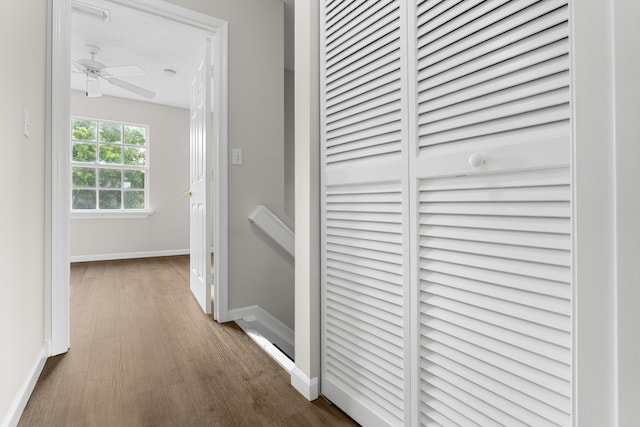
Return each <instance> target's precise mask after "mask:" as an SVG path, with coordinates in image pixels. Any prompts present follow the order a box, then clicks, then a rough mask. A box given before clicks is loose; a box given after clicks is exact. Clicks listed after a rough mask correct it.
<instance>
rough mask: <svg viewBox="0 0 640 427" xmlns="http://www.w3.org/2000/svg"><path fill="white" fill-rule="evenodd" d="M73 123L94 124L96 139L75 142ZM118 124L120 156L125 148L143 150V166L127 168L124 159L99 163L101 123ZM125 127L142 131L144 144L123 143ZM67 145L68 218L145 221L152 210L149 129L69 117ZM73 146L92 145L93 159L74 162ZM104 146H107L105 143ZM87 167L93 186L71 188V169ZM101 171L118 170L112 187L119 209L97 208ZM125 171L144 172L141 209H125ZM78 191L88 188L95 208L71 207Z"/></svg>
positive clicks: (120, 122)
mask: <svg viewBox="0 0 640 427" xmlns="http://www.w3.org/2000/svg"><path fill="white" fill-rule="evenodd" d="M74 120H87V121H91V122H95V123H96V136H95V139H94V140H88V141H87V140H76V139H74V138H73V122H74ZM103 123H107V124H117V125H119V126H120V128H121V140H120V142H119V143H118V144H119V145H120V146H121V148H122V150H121V153H122V155H124V151H123V150H124V148H125V147H131V148H144V150H145V165H144V166H136V165H126V164H124V158H123V159H122V163H105V162H102V161H100V160H99V156H100V145H101V144H102V142H101V141H100V132H99V129H100V124H103ZM125 126H135V127H139V128H144V129H145V143H144V145H134V144H125V141H124V138H125V136H124V128H125ZM69 129H70V134H69V137H70V138H69V144H70V159H69V183H70V186H69V187H70V193H69V195H70V200H69V212H70V218H72V219H91V218H95V219H109V218H118V219H127V218H146V217H148V216H149V215H151V214H152V213H153V210H152V209H151V207H150V206H149V203H150V182H151V179H150V172H151V167H150V165H151V150H150V141H151V126H150V125H148V124H141V123H133V122H127V121H122V120H112V119H107V118H102V119H99V118H95V117H88V116H82V115H71V117H70V120H69ZM76 143H90V144H95V149H96V159H95V160H94V161H90V162H80V161H74V160H73V147H74V145H75V144H76ZM104 144H107V143H104ZM82 167H86V168H90V169H94V170H95V171H96V174H95V184H94V186H93V187H88V186H87V187H80V188H78V187H74V185H73V168H82ZM101 169H111V170H119V171H120V172H121V183H120V187H119V188H114V190H118V191H120V192H121V207H120V208H119V209H100V208H99V199H98V197H99V193H98V192H99V191H100V190H101V187H100V183H99V173H100V172H99V171H100V170H101ZM128 170H138V171H143V172H144V187H143V188H142V192H143V194H144V206H145V207H144V208H142V209H133V208H130V209H126V208H124V193H125V188H124V172H125V171H128ZM78 189H88V190H93V191H95V192H96V207H95V208H93V209H74V208H73V191H74V190H78ZM102 190H108V188H102Z"/></svg>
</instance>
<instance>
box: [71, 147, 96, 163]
mask: <svg viewBox="0 0 640 427" xmlns="http://www.w3.org/2000/svg"><path fill="white" fill-rule="evenodd" d="M72 156H73V157H72V160H73V161H74V162H95V161H96V144H92V143H87V144H77V143H76V144H73V150H72Z"/></svg>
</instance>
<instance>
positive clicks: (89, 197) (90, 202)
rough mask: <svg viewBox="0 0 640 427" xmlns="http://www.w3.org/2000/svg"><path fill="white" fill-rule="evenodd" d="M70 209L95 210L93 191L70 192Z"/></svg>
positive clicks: (94, 194)
mask: <svg viewBox="0 0 640 427" xmlns="http://www.w3.org/2000/svg"><path fill="white" fill-rule="evenodd" d="M71 207H72V208H73V209H95V208H96V191H95V190H73V191H72V192H71Z"/></svg>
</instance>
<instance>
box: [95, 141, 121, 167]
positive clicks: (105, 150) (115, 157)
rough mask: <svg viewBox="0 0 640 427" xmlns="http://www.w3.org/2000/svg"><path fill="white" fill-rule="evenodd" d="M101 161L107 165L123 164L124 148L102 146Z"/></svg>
mask: <svg viewBox="0 0 640 427" xmlns="http://www.w3.org/2000/svg"><path fill="white" fill-rule="evenodd" d="M100 160H101V161H103V162H105V163H118V164H122V146H120V145H102V144H101V145H100Z"/></svg>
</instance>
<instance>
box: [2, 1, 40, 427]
mask: <svg viewBox="0 0 640 427" xmlns="http://www.w3.org/2000/svg"><path fill="white" fill-rule="evenodd" d="M46 16H47V2H44V1H35V0H32V1H26V2H18V3H13V2H2V3H0V52H2V62H3V64H4V65H5V66H4V67H3V68H2V72H0V94H2V95H1V96H0V117H2V124H3V126H2V156H3V157H2V158H3V159H4V161H3V164H2V167H1V168H0V182H2V184H3V189H2V198H1V200H2V201H1V202H0V203H1V205H2V209H0V242H2V243H1V244H0V348H2V351H0V425H1V424H3V420H5V416H6V414H7V413H8V411H9V407H10V405H11V403H12V402H13V401H14V399H15V398H16V396H17V395H18V392H19V390H20V389H21V388H22V387H23V386H24V384H25V383H26V381H27V379H29V377H30V375H31V373H32V371H33V369H34V368H35V366H36V364H37V362H38V361H39V360H40V358H41V357H42V356H43V354H42V352H43V350H45V349H46V346H45V335H46V332H45V318H44V313H45V281H46V279H45V265H46V262H45V246H46V241H47V240H46V238H45V194H46V193H45V191H46V190H45V189H46V188H48V187H47V183H48V182H49V179H48V176H46V175H45V167H46V166H45V151H46V145H45V135H46V129H45V126H46V120H45V100H46V96H45V94H46V92H45V91H46V89H45V82H46V79H45V70H46V69H47V64H46V56H47V55H46V54H47V51H46V40H47V32H46V29H47V27H48V26H47V19H46ZM25 108H28V110H29V112H30V115H31V120H30V121H31V123H32V124H33V125H32V128H31V136H30V137H29V138H25V137H24V136H23V120H24V119H23V114H24V109H25ZM7 421H8V420H7Z"/></svg>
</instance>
